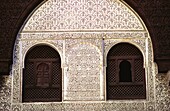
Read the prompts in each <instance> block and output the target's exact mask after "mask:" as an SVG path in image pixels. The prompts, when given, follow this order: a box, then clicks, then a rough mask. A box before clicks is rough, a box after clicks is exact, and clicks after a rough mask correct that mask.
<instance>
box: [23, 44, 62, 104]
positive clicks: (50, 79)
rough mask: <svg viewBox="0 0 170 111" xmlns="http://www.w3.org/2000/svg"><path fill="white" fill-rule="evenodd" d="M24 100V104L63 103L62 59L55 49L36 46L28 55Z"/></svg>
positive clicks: (26, 59) (24, 76) (24, 74)
mask: <svg viewBox="0 0 170 111" xmlns="http://www.w3.org/2000/svg"><path fill="white" fill-rule="evenodd" d="M22 98H23V102H49V101H61V98H62V69H61V59H60V56H59V54H58V52H57V51H56V50H54V49H53V48H51V47H49V46H45V45H42V46H36V47H34V48H33V49H31V50H30V51H29V52H28V53H27V55H26V58H25V68H24V70H23V97H22Z"/></svg>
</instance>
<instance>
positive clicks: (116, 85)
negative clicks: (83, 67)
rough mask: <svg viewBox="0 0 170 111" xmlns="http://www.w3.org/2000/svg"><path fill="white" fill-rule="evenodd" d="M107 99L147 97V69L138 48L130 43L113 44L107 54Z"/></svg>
mask: <svg viewBox="0 0 170 111" xmlns="http://www.w3.org/2000/svg"><path fill="white" fill-rule="evenodd" d="M106 80H107V82H106V83H107V86H106V87H107V99H108V100H115V99H145V98H146V86H145V70H144V68H143V56H142V53H141V52H140V50H139V49H138V48H136V47H135V46H133V45H131V44H128V43H119V44H117V45H115V46H113V47H112V48H111V49H110V51H109V53H108V55H107V69H106Z"/></svg>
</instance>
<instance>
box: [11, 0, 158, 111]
mask: <svg viewBox="0 0 170 111" xmlns="http://www.w3.org/2000/svg"><path fill="white" fill-rule="evenodd" d="M60 31H61V32H60ZM96 32H97V33H96ZM89 38H90V39H89ZM148 40H150V37H149V34H148V32H147V31H146V29H145V27H144V25H143V22H141V20H140V19H139V18H138V16H137V15H136V14H135V13H133V11H132V10H131V9H130V8H129V7H128V6H126V4H124V2H123V1H119V0H110V1H108V0H104V1H103V0H98V1H96V0H86V1H84V0H80V1H77V0H65V1H63V0H48V1H46V2H45V3H44V4H43V5H42V6H40V7H39V8H38V9H37V10H36V11H35V12H34V13H33V15H32V16H30V19H29V20H28V22H27V23H26V25H25V26H24V28H23V30H22V31H21V33H20V34H19V35H18V38H17V41H16V45H15V50H14V53H15V54H14V59H13V60H14V66H13V97H12V98H13V100H12V102H13V103H12V104H13V105H15V104H16V106H14V108H13V110H15V109H16V110H17V109H18V110H23V111H28V110H32V111H41V110H44V111H48V110H56V111H71V110H72V111H89V110H93V111H104V110H106V111H111V110H118V111H146V110H147V108H146V106H148V107H153V106H154V103H153V104H150V103H151V102H152V101H153V100H154V93H153V92H154V89H153V80H154V74H155V73H153V72H154V71H153V70H152V62H153V55H152V51H153V50H152V46H151V45H152V43H151V41H148ZM122 41H123V42H130V43H132V44H134V45H136V46H138V47H139V48H140V50H141V52H143V58H144V60H145V61H146V63H145V64H144V66H146V68H147V69H146V70H147V71H148V73H147V77H148V81H147V83H148V85H147V87H148V88H147V89H148V90H147V91H148V100H144V101H142V102H141V101H137V100H135V101H131V100H129V101H130V102H129V101H123V102H121V101H119V100H117V101H111V102H108V101H104V100H105V99H106V98H105V90H106V88H105V82H106V81H105V75H106V74H105V72H106V68H105V66H106V64H105V62H106V61H105V59H106V58H107V54H105V53H106V52H107V51H108V50H110V46H113V45H114V44H116V43H120V42H122ZM146 41H147V42H146ZM41 43H43V44H49V45H50V46H52V47H54V48H55V49H59V51H60V55H61V60H62V68H63V69H62V71H63V81H62V83H63V89H62V91H63V101H64V102H63V103H55V102H48V103H45V102H43V103H41V104H35V103H33V102H30V103H29V104H27V103H22V102H21V100H20V99H21V93H20V92H21V89H20V88H21V87H22V81H21V80H22V73H23V72H22V71H21V70H22V67H23V66H22V64H23V63H22V62H23V58H24V57H25V53H26V52H27V51H28V49H30V47H33V46H35V44H41ZM147 45H148V50H146V47H147ZM45 50H46V49H43V50H42V52H43V51H45ZM28 53H29V51H28ZM35 54H38V55H42V54H41V52H40V53H37V52H36V51H35ZM147 54H148V56H147ZM45 55H52V54H51V53H49V54H45ZM132 55H133V54H132ZM44 57H47V56H44ZM50 57H51V56H50ZM147 57H148V58H149V60H148V59H147ZM37 58H39V56H37ZM51 58H53V57H51ZM113 62H114V60H113ZM54 63H55V62H54ZM30 64H31V65H32V64H33V63H30ZM38 64H39V63H38ZM46 64H49V70H48V71H51V72H52V73H55V72H61V70H60V69H59V68H56V67H58V66H61V64H60V65H58V64H56V63H55V64H50V63H46ZM108 64H112V65H113V66H116V64H114V63H112V62H111V63H108ZM136 64H138V62H137V61H136ZM28 65H29V64H28ZM31 65H30V66H31ZM35 66H36V65H35ZM131 66H132V65H131ZM142 66H143V65H142ZM25 67H26V66H25ZM31 67H32V66H31ZM138 67H139V65H138ZM50 68H52V69H51V70H50ZM110 70H116V68H112V67H110ZM31 71H32V70H31ZM31 71H30V72H29V73H31ZM136 72H139V73H141V72H140V71H138V70H136ZM111 74H112V75H115V74H116V73H111ZM52 75H53V74H52ZM53 76H54V75H53ZM141 78H142V77H141V76H137V79H136V80H135V81H141ZM28 79H30V78H28ZM110 79H112V78H110ZM114 79H116V78H114V77H113V81H115V80H114ZM51 80H52V81H51V82H52V84H53V85H54V86H55V85H57V84H58V82H61V81H58V80H59V79H58V76H55V77H53V78H52V79H51ZM60 80H62V79H60ZM56 81H57V82H56ZM27 83H29V82H27ZM29 84H30V83H29ZM48 84H49V83H48ZM129 87H130V86H129ZM139 87H142V86H140V84H139V85H134V86H133V87H130V88H129V89H128V90H129V92H128V93H130V95H139V93H138V92H139V90H137V89H138V88H139ZM134 88H135V89H136V90H134V92H132V91H131V90H132V89H134ZM125 89H126V87H124V86H122V90H125ZM29 90H32V89H29ZM52 90H53V89H48V90H47V91H46V93H44V94H43V95H42V96H44V95H46V94H48V93H49V92H51V91H52ZM54 90H55V89H54ZM117 90H118V89H117ZM126 90H127V89H126ZM41 91H42V90H41V89H34V91H31V92H30V93H28V95H29V94H31V93H32V92H37V97H41V95H40V94H39V92H41ZM140 91H141V92H142V91H144V90H140ZM51 94H52V95H58V93H55V94H54V93H50V94H49V95H48V96H49V97H50V96H51ZM30 96H33V95H32V94H31V95H30ZM67 100H68V101H69V103H67ZM76 100H78V101H83V102H80V103H79V102H72V101H76ZM84 100H85V101H84ZM93 100H94V101H95V103H93V102H91V103H88V102H86V101H93ZM65 101H66V102H65ZM97 101H99V103H98V102H97ZM101 101H102V102H101ZM150 101H151V102H150ZM153 108H154V107H153Z"/></svg>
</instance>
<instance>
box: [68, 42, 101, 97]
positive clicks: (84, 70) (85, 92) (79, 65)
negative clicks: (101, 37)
mask: <svg viewBox="0 0 170 111" xmlns="http://www.w3.org/2000/svg"><path fill="white" fill-rule="evenodd" d="M67 56H68V64H69V68H68V74H67V79H68V82H67V88H66V91H67V95H66V98H67V99H68V100H100V74H101V72H100V71H101V67H100V62H101V59H100V56H101V55H100V53H99V52H98V49H97V48H96V47H95V46H93V45H90V44H77V45H75V46H73V47H72V48H70V49H69V53H68V55H67Z"/></svg>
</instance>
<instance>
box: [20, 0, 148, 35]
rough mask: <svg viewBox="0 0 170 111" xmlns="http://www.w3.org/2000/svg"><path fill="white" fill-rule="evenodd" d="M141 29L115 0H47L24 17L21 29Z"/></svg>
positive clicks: (142, 26)
mask: <svg viewBox="0 0 170 111" xmlns="http://www.w3.org/2000/svg"><path fill="white" fill-rule="evenodd" d="M63 30H74V31H75V30H145V28H144V25H143V23H142V21H141V20H140V18H138V17H137V15H136V14H135V13H134V12H133V11H132V10H131V9H130V8H128V7H127V6H126V5H125V4H124V3H123V2H121V1H119V0H64V1H63V0H48V1H47V2H45V3H44V4H43V5H42V6H40V7H38V8H37V9H36V10H35V11H34V12H33V14H32V15H31V16H30V18H28V21H27V22H26V25H25V26H24V28H23V30H22V31H23V32H24V31H63Z"/></svg>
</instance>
